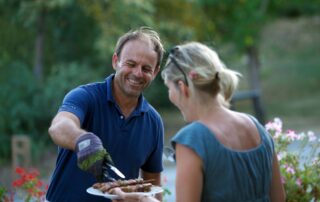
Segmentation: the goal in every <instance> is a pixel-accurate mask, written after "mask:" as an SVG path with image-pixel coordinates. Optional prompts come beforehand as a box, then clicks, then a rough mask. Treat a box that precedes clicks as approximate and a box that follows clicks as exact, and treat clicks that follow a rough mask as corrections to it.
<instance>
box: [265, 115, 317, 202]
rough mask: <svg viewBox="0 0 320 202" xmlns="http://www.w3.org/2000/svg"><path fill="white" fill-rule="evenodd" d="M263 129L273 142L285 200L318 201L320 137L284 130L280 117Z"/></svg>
mask: <svg viewBox="0 0 320 202" xmlns="http://www.w3.org/2000/svg"><path fill="white" fill-rule="evenodd" d="M266 129H267V130H268V131H269V132H270V133H271V135H272V137H273V139H274V141H275V149H276V151H277V155H278V159H279V161H280V163H279V164H280V171H281V176H282V183H283V184H284V187H285V190H286V197H287V201H288V202H294V201H299V202H310V201H319V200H320V176H319V173H320V153H319V151H318V149H319V148H320V138H318V137H317V136H316V135H315V134H314V132H313V131H307V132H302V133H296V132H295V131H293V130H286V131H285V130H284V129H283V124H282V121H281V119H279V118H275V119H274V120H273V121H272V122H269V123H267V124H266ZM290 146H291V147H292V146H293V147H294V149H293V150H292V149H291V150H290Z"/></svg>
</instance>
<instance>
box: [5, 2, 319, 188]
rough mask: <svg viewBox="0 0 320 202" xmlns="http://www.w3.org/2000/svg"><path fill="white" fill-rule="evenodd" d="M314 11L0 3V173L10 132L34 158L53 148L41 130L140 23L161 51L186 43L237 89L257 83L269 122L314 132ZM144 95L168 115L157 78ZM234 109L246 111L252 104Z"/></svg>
mask: <svg viewBox="0 0 320 202" xmlns="http://www.w3.org/2000/svg"><path fill="white" fill-rule="evenodd" d="M319 13H320V3H319V0H308V1H300V0H291V1H285V0H261V1H250V0H232V1H231V0H226V1H220V0H189V1H184V0H175V1H172V0H130V1H128V0H119V1H109V0H95V1H86V0H77V1H76V0H29V1H25V0H0V30H1V31H0V44H1V46H0V105H1V108H0V136H1V146H0V156H1V158H0V166H2V165H6V164H8V162H9V161H10V155H11V148H10V145H11V144H10V140H11V136H12V135H15V134H27V135H28V136H30V138H31V139H32V142H33V144H32V151H33V156H34V157H35V156H36V155H40V154H41V152H38V151H42V150H43V149H45V148H48V146H52V145H53V144H52V142H51V141H50V139H49V137H48V134H47V129H48V126H49V124H50V121H51V119H52V117H53V116H54V115H55V113H56V111H57V109H58V106H59V104H60V103H61V101H62V99H63V97H64V95H65V93H66V92H68V91H69V90H70V89H72V88H74V87H76V86H78V85H81V84H84V83H88V82H92V81H101V80H103V79H104V78H105V77H106V76H107V75H109V74H110V73H111V72H113V70H112V68H111V58H112V54H113V48H114V46H115V44H116V41H117V39H118V37H119V36H120V35H121V34H123V33H125V32H127V31H129V30H130V29H134V28H137V27H139V26H149V27H152V28H154V29H155V30H156V31H158V32H159V33H160V36H161V38H162V40H163V43H164V46H165V49H166V50H169V49H170V48H171V47H172V46H173V45H175V44H179V43H182V42H185V41H191V40H196V41H200V42H203V43H206V44H208V45H210V46H212V47H213V48H215V49H216V50H217V51H218V52H219V53H220V54H221V58H222V59H223V60H224V61H225V63H226V65H227V66H228V67H230V68H232V69H236V70H237V71H240V72H241V73H242V74H243V78H242V79H241V81H240V90H247V89H251V88H256V87H259V85H261V89H262V101H263V104H264V106H265V108H266V112H267V117H266V119H270V117H281V118H282V120H283V121H284V122H285V123H286V125H287V126H288V128H295V129H296V130H297V131H303V130H305V129H310V130H314V131H315V133H316V134H317V133H319V132H320V127H319V121H320V119H319V114H320V109H319V107H318V105H319V104H318V102H319V99H320V91H319V86H320V68H319V64H320V57H319V53H320V35H319V32H320V15H319ZM166 54H167V53H166ZM165 56H166V55H165ZM252 65H254V66H255V67H256V68H257V69H259V70H260V75H259V76H260V81H259V83H256V84H255V85H253V83H252V82H251V80H250V73H249V71H248V67H251V66H252ZM257 85H258V86H257ZM145 96H146V97H147V98H148V100H149V101H150V103H151V104H153V105H154V106H155V107H156V108H157V109H159V111H160V113H161V114H167V112H168V111H172V109H173V105H172V104H170V102H169V100H168V98H167V90H166V87H165V86H164V85H163V81H162V80H161V78H160V77H159V76H158V77H157V78H156V80H155V81H154V82H153V84H152V85H151V87H150V88H149V89H148V90H147V91H146V92H145ZM235 109H236V110H239V111H244V112H247V113H252V114H253V111H252V104H251V102H250V101H249V100H247V101H241V102H237V103H235ZM170 116H171V117H170ZM172 117H175V115H168V116H164V121H165V126H166V132H167V133H169V134H166V135H167V136H170V135H172V134H173V132H174V131H175V130H176V129H177V126H178V125H179V124H180V122H177V123H176V122H175V121H177V120H178V119H175V118H172ZM298 173H299V172H298ZM0 193H2V190H1V189H0Z"/></svg>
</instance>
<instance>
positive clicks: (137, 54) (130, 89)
mask: <svg viewBox="0 0 320 202" xmlns="http://www.w3.org/2000/svg"><path fill="white" fill-rule="evenodd" d="M157 59H158V58H157V53H156V52H155V51H154V50H153V45H152V43H151V42H150V41H148V40H145V39H136V40H132V41H128V42H127V43H126V44H125V45H124V46H123V48H122V51H121V54H120V56H118V55H116V54H114V55H113V58H112V65H113V69H114V70H115V71H116V73H115V78H114V81H115V82H114V85H115V90H116V91H120V92H118V93H121V94H123V95H124V96H128V97H139V95H140V94H141V93H142V91H143V90H144V89H145V88H147V87H148V86H149V85H150V84H151V82H152V81H153V79H154V78H155V77H156V75H157V73H158V72H159V69H160V68H159V67H156V64H157Z"/></svg>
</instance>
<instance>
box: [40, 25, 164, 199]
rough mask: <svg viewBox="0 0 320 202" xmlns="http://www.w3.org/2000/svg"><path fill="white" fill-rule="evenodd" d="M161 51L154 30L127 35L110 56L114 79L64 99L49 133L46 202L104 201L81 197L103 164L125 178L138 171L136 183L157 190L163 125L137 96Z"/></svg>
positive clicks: (156, 67)
mask: <svg viewBox="0 0 320 202" xmlns="http://www.w3.org/2000/svg"><path fill="white" fill-rule="evenodd" d="M163 51H164V50H163V46H162V44H161V41H160V38H159V36H158V34H157V33H156V32H155V31H153V30H151V29H148V28H139V29H137V30H135V31H130V32H128V33H126V34H124V35H123V36H122V37H120V38H119V40H118V42H117V45H116V48H115V53H114V54H113V57H112V66H113V69H114V70H115V74H112V75H110V76H108V77H107V78H106V80H105V81H104V82H97V83H92V84H87V85H83V86H80V87H77V88H75V89H73V90H72V91H70V92H69V93H68V94H67V95H66V96H65V98H64V100H63V103H62V105H61V107H60V109H59V112H58V113H57V115H56V116H55V117H54V119H53V121H52V124H51V126H50V128H49V134H50V136H51V138H52V140H53V142H54V143H55V144H57V145H58V146H59V154H58V158H57V164H56V168H55V170H54V173H53V176H52V179H51V183H50V186H49V189H48V192H47V195H46V199H47V200H48V201H51V202H54V201H59V202H60V201H77V202H79V201H108V200H106V199H105V198H103V197H97V196H94V195H90V194H88V193H86V189H87V188H89V187H91V186H92V185H93V184H94V183H95V182H97V180H98V181H101V180H103V179H104V176H103V171H104V168H103V164H104V163H105V162H108V163H110V164H113V165H115V166H116V167H117V168H118V169H119V170H120V171H121V172H122V173H123V174H124V175H125V177H126V179H132V178H137V177H139V172H141V173H140V174H141V177H142V178H144V179H154V180H155V182H154V184H155V185H160V182H161V171H162V170H163V168H162V148H163V123H162V120H161V117H160V115H159V114H158V113H157V111H156V110H155V109H154V108H153V107H152V106H151V105H150V104H149V103H148V102H147V101H146V100H145V98H144V97H143V96H142V92H143V90H144V89H146V88H147V87H148V86H149V85H150V84H151V82H152V81H153V80H154V78H155V77H156V75H157V74H158V72H159V70H160V63H161V61H162V57H163ZM84 171H86V172H84ZM108 174H109V177H111V178H115V179H119V178H117V176H116V175H115V174H114V173H112V172H109V173H108ZM109 179H110V178H109ZM160 198H161V196H160Z"/></svg>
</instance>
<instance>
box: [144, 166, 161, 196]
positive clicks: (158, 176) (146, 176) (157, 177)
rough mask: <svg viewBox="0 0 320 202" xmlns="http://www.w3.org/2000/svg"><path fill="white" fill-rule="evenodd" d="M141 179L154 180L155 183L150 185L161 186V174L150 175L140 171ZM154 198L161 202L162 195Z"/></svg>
mask: <svg viewBox="0 0 320 202" xmlns="http://www.w3.org/2000/svg"><path fill="white" fill-rule="evenodd" d="M141 177H142V178H143V179H145V180H149V179H154V180H155V181H154V182H153V183H152V184H154V185H157V186H161V173H150V172H146V171H143V170H142V171H141ZM156 198H157V199H158V200H159V201H162V193H160V194H156Z"/></svg>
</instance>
